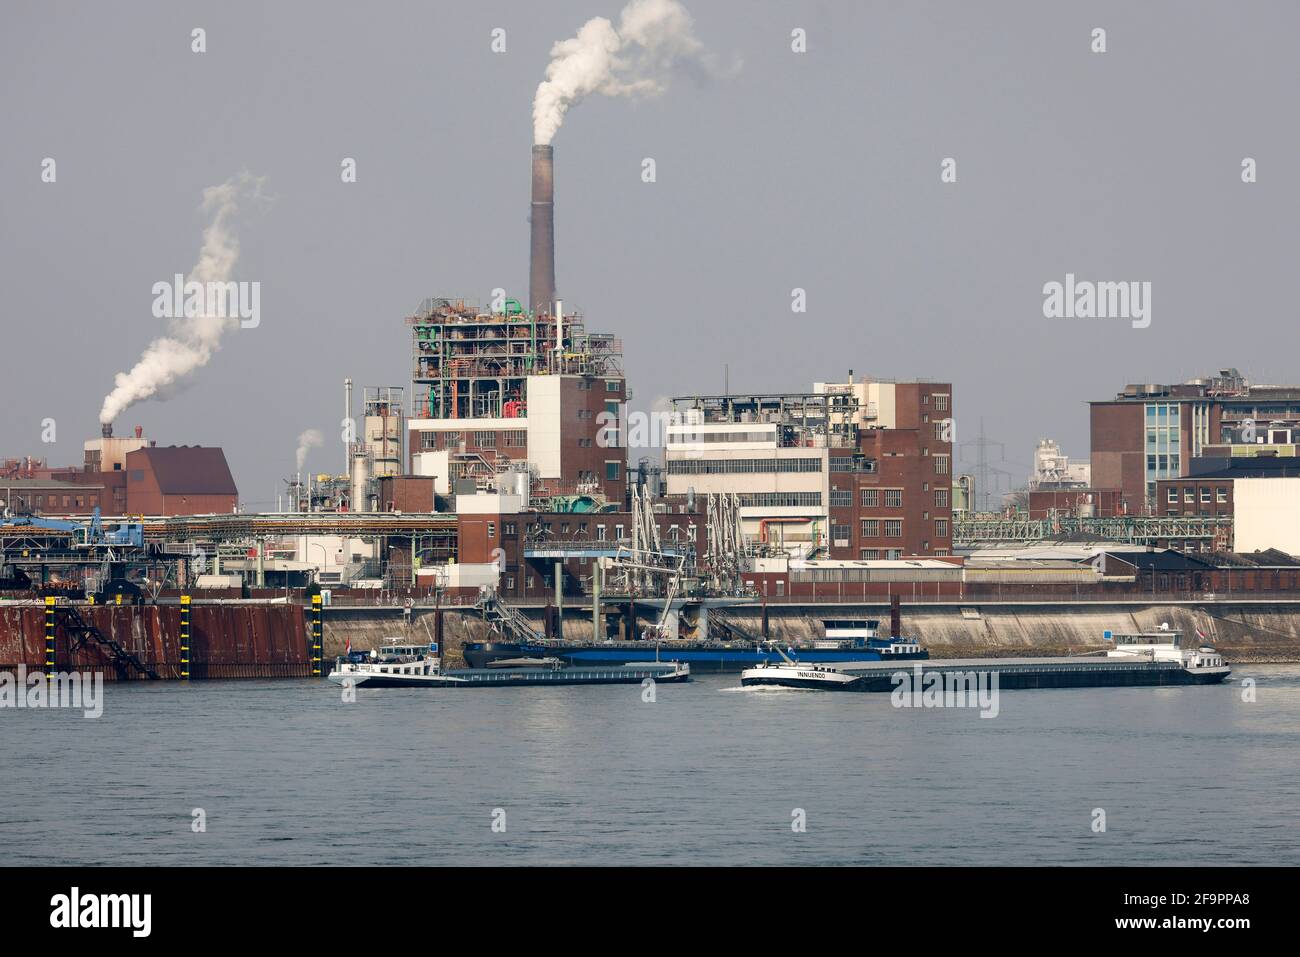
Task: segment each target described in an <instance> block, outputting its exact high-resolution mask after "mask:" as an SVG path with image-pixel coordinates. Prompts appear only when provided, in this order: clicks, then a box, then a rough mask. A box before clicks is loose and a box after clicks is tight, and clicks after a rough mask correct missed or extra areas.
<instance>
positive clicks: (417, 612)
mask: <svg viewBox="0 0 1300 957" xmlns="http://www.w3.org/2000/svg"><path fill="white" fill-rule="evenodd" d="M522 610H523V611H524V612H525V614H527V615H529V617H530V618H532V619H533V620H534V622H535V623H537V628H538V630H539V631H540V630H541V625H540V610H539V609H531V608H529V609H522ZM836 616H843V617H848V616H855V617H857V616H861V617H869V618H877V619H880V621H881V624H882V631H885V630H887V628H888V623H889V609H888V607H886V606H883V605H845V606H831V605H820V606H817V607H815V608H810V607H808V606H793V605H781V606H777V605H772V606H769V608H768V633H769V635H770V636H771V637H772V638H773V639H775V640H777V641H798V640H808V639H812V638H815V637H820V636H821V635H822V626H821V619H823V618H828V617H836ZM727 619H728V620H729V621H730V622H732V623H734V624H736V625H738V626H739V627H741V628H743V629H744V630H745V631H747V632H749V633H750V634H754V635H757V634H759V632H760V630H761V627H762V618H761V613H760V612H759V611H758V610H757V609H732V610H729V611H728V612H727ZM1163 623H1168V625H1169V627H1170V628H1172V629H1178V630H1181V631H1182V632H1183V633H1184V634H1185V635H1187V636H1188V638H1187V641H1188V642H1189V643H1193V642H1196V641H1197V640H1198V639H1197V638H1196V629H1198V628H1199V629H1200V630H1201V632H1202V633H1204V634H1205V636H1206V638H1207V639H1208V640H1209V642H1210V643H1211V644H1213V645H1214V646H1215V647H1217V648H1218V649H1219V650H1220V651H1222V652H1223V653H1224V655H1225V656H1227V658H1228V659H1229V660H1230V661H1241V662H1256V663H1262V662H1300V601H1297V602H1296V603H1294V604H1292V603H1288V602H1251V601H1240V602H1210V603H1202V604H1192V603H1186V604H1184V603H1173V604H1157V603H1153V604H1144V603H1142V602H1114V603H1111V602H1107V603H1099V602H1079V603H1076V604H1064V603H1053V604H1030V603H1005V604H1002V603H989V604H982V605H974V604H964V605H956V604H954V605H936V604H924V605H920V604H918V605H906V604H905V605H904V606H903V633H904V634H905V635H907V636H909V637H915V638H917V639H918V640H919V641H920V642H921V644H923V645H924V646H926V647H927V648H928V649H929V650H930V654H931V655H932V656H934V657H936V658H970V657H996V656H1024V657H1032V656H1036V655H1067V654H1080V653H1086V652H1090V651H1101V650H1104V649H1105V648H1106V647H1108V646H1107V643H1106V642H1105V640H1104V639H1103V638H1102V633H1103V632H1106V631H1111V632H1114V633H1121V634H1122V633H1132V632H1137V631H1154V630H1156V629H1158V628H1159V627H1160V626H1161V624H1163ZM324 631H325V655H326V657H327V658H331V657H333V656H334V655H338V654H342V652H343V648H344V646H345V644H346V642H347V640H348V639H349V638H351V640H352V647H353V648H354V649H357V650H366V649H369V648H373V647H375V646H377V645H378V644H380V643H381V642H382V641H385V640H388V639H395V638H396V639H401V640H403V641H417V642H421V643H423V642H427V641H432V640H433V638H434V634H435V625H434V613H433V610H432V609H420V608H417V609H414V610H413V612H412V613H411V615H410V616H409V617H408V616H404V615H403V614H402V613H401V610H400V609H386V608H364V607H362V608H348V609H329V610H328V611H327V612H326V615H325V628H324ZM564 635H565V637H566V638H570V639H573V640H576V641H590V640H591V638H592V627H591V616H590V614H589V613H585V612H580V611H578V610H576V609H575V610H573V611H571V612H569V613H567V614H566V615H565V622H564ZM486 637H488V636H487V633H486V629H485V626H484V625H483V622H482V621H480V620H478V619H477V618H475V617H473V616H472V615H466V614H462V613H460V612H456V611H452V610H447V609H444V614H443V649H444V654H445V657H446V660H447V664H448V665H459V664H460V648H461V646H462V645H463V644H464V642H466V641H475V640H482V639H484V638H486Z"/></svg>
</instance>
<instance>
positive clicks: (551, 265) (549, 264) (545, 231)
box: [528, 145, 555, 313]
mask: <svg viewBox="0 0 1300 957" xmlns="http://www.w3.org/2000/svg"><path fill="white" fill-rule="evenodd" d="M554 299H555V157H554V150H553V149H552V147H551V146H549V145H547V146H534V147H533V215H532V242H531V243H530V244H529V247H528V308H530V309H532V310H533V312H534V313H541V312H546V313H549V312H550V311H551V308H552V307H551V303H552V302H553V301H554Z"/></svg>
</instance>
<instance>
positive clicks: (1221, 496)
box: [1214, 488, 1228, 503]
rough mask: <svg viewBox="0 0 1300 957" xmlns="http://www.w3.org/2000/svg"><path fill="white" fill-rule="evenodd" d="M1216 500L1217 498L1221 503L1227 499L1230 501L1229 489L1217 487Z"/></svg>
mask: <svg viewBox="0 0 1300 957" xmlns="http://www.w3.org/2000/svg"><path fill="white" fill-rule="evenodd" d="M1214 500H1215V501H1216V502H1221V503H1222V502H1227V501H1228V490H1227V489H1226V488H1216V489H1215V490H1214Z"/></svg>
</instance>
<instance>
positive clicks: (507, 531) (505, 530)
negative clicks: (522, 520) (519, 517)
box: [501, 522, 518, 535]
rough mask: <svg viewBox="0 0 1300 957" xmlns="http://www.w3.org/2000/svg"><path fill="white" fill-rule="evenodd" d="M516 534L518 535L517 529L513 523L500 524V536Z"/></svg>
mask: <svg viewBox="0 0 1300 957" xmlns="http://www.w3.org/2000/svg"><path fill="white" fill-rule="evenodd" d="M517 533H518V527H517V526H516V525H515V523H514V522H502V523H501V534H502V535H515V534H517Z"/></svg>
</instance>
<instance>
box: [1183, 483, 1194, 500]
mask: <svg viewBox="0 0 1300 957" xmlns="http://www.w3.org/2000/svg"><path fill="white" fill-rule="evenodd" d="M1183 501H1184V502H1195V501H1196V489H1194V488H1192V487H1191V486H1190V485H1184V486H1183Z"/></svg>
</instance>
